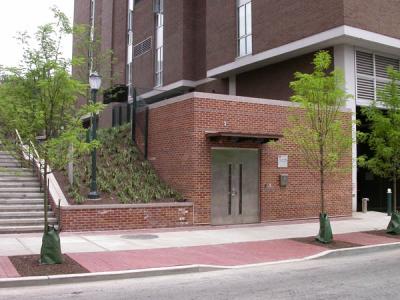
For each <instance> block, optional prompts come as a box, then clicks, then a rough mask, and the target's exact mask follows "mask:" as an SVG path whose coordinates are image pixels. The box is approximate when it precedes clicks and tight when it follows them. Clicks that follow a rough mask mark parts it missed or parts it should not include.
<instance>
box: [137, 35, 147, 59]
mask: <svg viewBox="0 0 400 300" xmlns="http://www.w3.org/2000/svg"><path fill="white" fill-rule="evenodd" d="M150 50H151V37H149V38H147V39H145V40H144V41H142V42H140V43H139V44H136V45H135V46H134V47H133V58H136V57H138V56H141V55H143V54H145V53H146V52H148V51H150Z"/></svg>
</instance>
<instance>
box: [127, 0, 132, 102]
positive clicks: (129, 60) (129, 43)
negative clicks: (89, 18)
mask: <svg viewBox="0 0 400 300" xmlns="http://www.w3.org/2000/svg"><path fill="white" fill-rule="evenodd" d="M133 6H134V2H133V0H129V7H128V39H127V56H126V60H127V61H126V85H127V86H128V99H132V94H133V92H132V91H133V77H132V72H133V58H132V55H133Z"/></svg>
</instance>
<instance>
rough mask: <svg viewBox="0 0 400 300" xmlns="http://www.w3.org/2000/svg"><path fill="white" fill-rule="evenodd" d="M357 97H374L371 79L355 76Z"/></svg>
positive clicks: (371, 98)
mask: <svg viewBox="0 0 400 300" xmlns="http://www.w3.org/2000/svg"><path fill="white" fill-rule="evenodd" d="M357 98H359V99H364V100H371V101H373V100H374V99H375V88H374V80H373V79H364V78H357Z"/></svg>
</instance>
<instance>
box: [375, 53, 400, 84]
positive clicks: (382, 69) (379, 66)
mask: <svg viewBox="0 0 400 300" xmlns="http://www.w3.org/2000/svg"><path fill="white" fill-rule="evenodd" d="M375 66H376V70H375V72H376V76H378V77H383V78H389V76H388V74H387V71H386V70H387V68H388V67H389V66H392V67H393V68H394V69H395V70H399V60H397V59H394V58H389V57H383V56H380V55H375Z"/></svg>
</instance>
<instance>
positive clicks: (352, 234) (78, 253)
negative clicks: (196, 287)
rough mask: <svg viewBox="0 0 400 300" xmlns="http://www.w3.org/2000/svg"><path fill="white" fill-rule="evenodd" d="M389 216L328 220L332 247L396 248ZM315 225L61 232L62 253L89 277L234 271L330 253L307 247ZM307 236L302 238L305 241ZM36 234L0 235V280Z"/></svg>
mask: <svg viewBox="0 0 400 300" xmlns="http://www.w3.org/2000/svg"><path fill="white" fill-rule="evenodd" d="M389 220H390V217H388V216H386V215H385V214H383V213H377V212H369V213H367V214H362V213H355V214H354V215H353V217H352V218H340V219H334V220H331V224H332V229H333V232H334V239H335V241H336V242H337V247H344V248H346V247H357V246H368V245H379V244H394V243H399V242H400V238H398V237H394V236H393V237H392V236H385V235H382V234H375V233H368V231H377V230H383V229H385V228H386V226H387V224H388V222H389ZM317 232H318V220H313V221H303V222H300V221H296V222H279V223H267V224H256V225H249V226H225V227H211V226H209V227H205V228H204V227H197V228H189V229H175V230H174V229H169V230H168V229H166V230H136V231H126V232H101V233H62V234H61V242H62V250H63V253H65V254H67V255H68V256H69V257H71V258H72V259H74V260H75V261H77V262H78V263H80V264H81V265H82V266H83V267H85V268H86V269H87V270H89V272H92V273H94V272H113V271H124V270H138V269H149V268H168V267H175V266H189V265H209V266H210V265H211V266H216V267H234V266H243V265H251V264H259V263H266V262H276V261H282V260H293V259H302V258H306V257H310V256H313V255H318V254H320V253H323V252H324V251H327V250H328V249H330V248H329V247H330V246H326V245H325V246H324V245H322V244H319V243H315V242H313V237H314V236H315V235H316V234H317ZM306 237H308V238H306ZM40 245H41V235H40V234H30V235H29V234H23V235H0V277H3V278H4V277H6V278H7V277H8V278H10V277H17V276H18V273H16V271H15V269H13V266H12V264H11V263H10V261H9V259H8V256H15V255H25V254H39V253H40Z"/></svg>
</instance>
